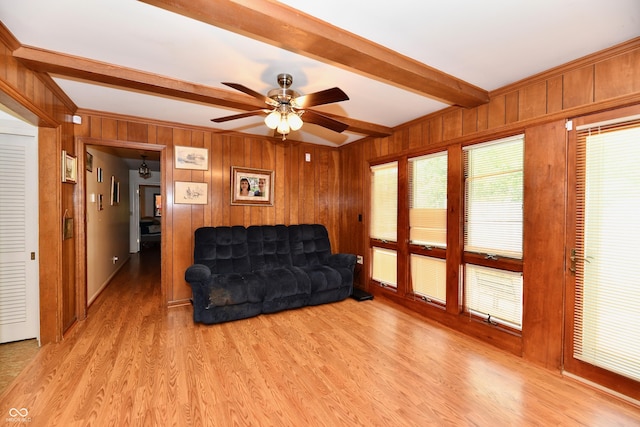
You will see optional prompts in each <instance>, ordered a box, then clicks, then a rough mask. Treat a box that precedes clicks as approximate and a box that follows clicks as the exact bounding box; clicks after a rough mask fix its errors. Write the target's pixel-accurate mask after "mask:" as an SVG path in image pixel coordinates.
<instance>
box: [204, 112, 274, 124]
mask: <svg viewBox="0 0 640 427" xmlns="http://www.w3.org/2000/svg"><path fill="white" fill-rule="evenodd" d="M258 114H264V110H253V111H247V112H246V113H240V114H234V115H232V116H225V117H218V118H217V119H211V121H212V122H215V123H222V122H228V121H229V120H236V119H244V118H245V117H251V116H257V115H258Z"/></svg>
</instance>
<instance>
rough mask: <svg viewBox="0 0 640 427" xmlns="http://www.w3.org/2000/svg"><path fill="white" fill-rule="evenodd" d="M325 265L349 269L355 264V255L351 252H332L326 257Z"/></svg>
mask: <svg viewBox="0 0 640 427" xmlns="http://www.w3.org/2000/svg"><path fill="white" fill-rule="evenodd" d="M327 265H329V266H331V267H346V268H349V269H351V268H353V267H354V266H355V265H356V256H355V255H353V254H332V255H330V256H329V258H327Z"/></svg>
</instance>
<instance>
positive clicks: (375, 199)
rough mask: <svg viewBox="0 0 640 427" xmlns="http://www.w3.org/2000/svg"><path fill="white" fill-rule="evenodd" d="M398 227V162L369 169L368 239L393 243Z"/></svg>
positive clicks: (396, 238)
mask: <svg viewBox="0 0 640 427" xmlns="http://www.w3.org/2000/svg"><path fill="white" fill-rule="evenodd" d="M397 227H398V162H391V163H385V164H382V165H377V166H372V167H371V227H370V234H369V235H370V237H371V238H374V239H380V240H385V241H389V242H395V241H397V240H398V237H397V235H398V234H397Z"/></svg>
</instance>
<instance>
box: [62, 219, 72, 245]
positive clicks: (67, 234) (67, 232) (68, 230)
mask: <svg viewBox="0 0 640 427" xmlns="http://www.w3.org/2000/svg"><path fill="white" fill-rule="evenodd" d="M72 237H73V218H65V219H64V227H63V228H62V240H67V239H70V238H72Z"/></svg>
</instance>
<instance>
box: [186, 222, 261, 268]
mask: <svg viewBox="0 0 640 427" xmlns="http://www.w3.org/2000/svg"><path fill="white" fill-rule="evenodd" d="M193 259H194V263H195V264H203V265H206V266H207V267H209V268H210V269H211V273H214V274H215V273H219V274H224V273H248V272H250V271H251V264H250V262H249V250H248V246H247V229H246V228H244V227H241V226H233V227H202V228H198V229H197V230H196V231H195V247H194V254H193Z"/></svg>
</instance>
